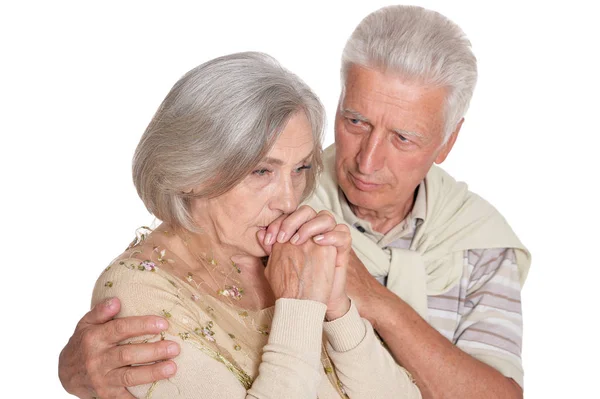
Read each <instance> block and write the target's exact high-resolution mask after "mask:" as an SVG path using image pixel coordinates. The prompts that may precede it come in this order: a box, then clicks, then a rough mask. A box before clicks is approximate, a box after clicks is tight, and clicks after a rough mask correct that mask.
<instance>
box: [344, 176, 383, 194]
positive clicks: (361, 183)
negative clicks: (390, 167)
mask: <svg viewBox="0 0 600 399" xmlns="http://www.w3.org/2000/svg"><path fill="white" fill-rule="evenodd" d="M348 175H349V176H350V180H352V183H353V184H354V186H355V187H356V188H358V189H359V190H361V191H373V190H377V189H378V188H379V186H381V184H378V183H371V182H369V181H366V180H363V179H359V178H358V177H356V176H354V175H353V174H352V173H348Z"/></svg>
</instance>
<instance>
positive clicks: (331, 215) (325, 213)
mask: <svg viewBox="0 0 600 399" xmlns="http://www.w3.org/2000/svg"><path fill="white" fill-rule="evenodd" d="M319 216H325V217H328V218H331V219H334V220H335V218H334V217H333V214H332V213H331V212H329V211H328V210H325V209H323V210H322V211H319Z"/></svg>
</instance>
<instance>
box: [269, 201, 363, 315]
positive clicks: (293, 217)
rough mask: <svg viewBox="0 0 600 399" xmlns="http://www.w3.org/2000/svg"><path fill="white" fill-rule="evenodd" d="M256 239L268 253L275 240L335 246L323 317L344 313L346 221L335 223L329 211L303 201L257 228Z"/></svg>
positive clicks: (346, 304) (348, 241)
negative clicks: (329, 286)
mask: <svg viewBox="0 0 600 399" xmlns="http://www.w3.org/2000/svg"><path fill="white" fill-rule="evenodd" d="M311 238H312V240H311ZM258 239H259V241H260V243H261V244H262V245H263V247H264V248H265V251H266V252H267V253H271V250H272V248H273V245H274V244H275V243H285V242H290V243H291V244H294V245H303V244H304V243H306V242H307V241H313V242H314V243H316V244H318V245H320V246H333V247H335V248H336V251H337V252H336V253H337V255H336V261H335V265H336V268H335V273H334V281H333V285H332V290H331V295H330V299H329V302H328V303H327V314H326V317H327V319H328V320H335V319H337V318H338V317H341V316H343V315H344V314H346V312H347V311H348V309H349V308H350V300H349V299H348V297H347V295H346V292H345V286H346V269H347V265H348V260H349V256H350V251H351V248H352V239H351V236H350V231H349V229H348V227H347V226H346V225H343V224H339V225H338V224H337V223H336V221H335V218H334V217H333V215H332V214H331V213H330V212H328V211H321V212H319V213H317V212H315V210H314V209H312V208H311V207H309V206H307V205H303V206H301V207H300V208H298V210H296V211H295V212H293V213H292V214H290V215H284V216H282V217H280V218H278V219H276V220H275V221H274V222H273V223H271V224H270V225H269V226H268V228H267V229H266V230H264V231H260V232H259V233H258Z"/></svg>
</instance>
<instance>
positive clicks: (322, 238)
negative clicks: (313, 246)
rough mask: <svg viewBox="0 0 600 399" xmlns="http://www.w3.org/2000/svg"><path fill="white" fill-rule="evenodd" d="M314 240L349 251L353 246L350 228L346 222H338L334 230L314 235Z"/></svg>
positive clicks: (320, 243)
mask: <svg viewBox="0 0 600 399" xmlns="http://www.w3.org/2000/svg"><path fill="white" fill-rule="evenodd" d="M313 241H314V242H315V243H317V244H319V245H333V246H334V247H336V248H338V249H343V250H344V251H347V252H348V253H350V249H351V248H352V236H351V235H350V229H349V228H348V226H346V225H345V224H338V225H336V226H335V228H334V229H333V230H332V231H329V232H327V233H323V234H319V235H317V236H314V237H313Z"/></svg>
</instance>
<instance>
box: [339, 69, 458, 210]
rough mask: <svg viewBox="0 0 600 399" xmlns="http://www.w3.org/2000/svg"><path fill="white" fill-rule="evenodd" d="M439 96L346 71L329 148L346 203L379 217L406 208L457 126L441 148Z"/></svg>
mask: <svg viewBox="0 0 600 399" xmlns="http://www.w3.org/2000/svg"><path fill="white" fill-rule="evenodd" d="M445 95H446V89H445V88H439V87H432V86H424V85H422V84H419V83H415V82H410V81H407V80H404V79H402V78H401V77H399V76H392V75H386V74H382V73H380V72H378V71H376V70H373V69H367V68H362V67H358V66H352V67H351V68H350V70H349V72H348V77H347V79H346V90H345V95H344V97H343V98H341V100H340V101H341V102H340V106H339V108H338V112H337V114H336V119H335V144H336V173H337V178H338V182H339V185H340V187H341V188H342V190H343V191H344V193H345V194H346V197H347V198H348V200H349V202H350V203H351V204H353V205H354V206H356V207H358V208H359V209H362V210H363V211H374V212H383V213H390V212H391V213H395V212H403V209H404V210H407V207H410V206H412V201H413V195H414V190H415V189H416V187H417V186H418V185H419V183H420V182H421V181H422V180H423V178H424V177H425V175H426V174H427V172H428V171H429V169H430V168H431V165H432V164H433V163H434V162H437V163H441V162H443V161H444V159H445V158H446V156H447V155H448V153H449V152H450V149H451V148H452V145H453V144H454V140H455V139H456V135H457V134H458V130H459V128H460V123H459V125H458V128H457V129H456V131H455V132H454V133H453V134H452V136H451V137H450V138H449V139H448V141H447V143H446V144H444V137H443V127H444V100H445ZM409 203H410V204H409ZM408 209H410V208H408Z"/></svg>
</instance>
